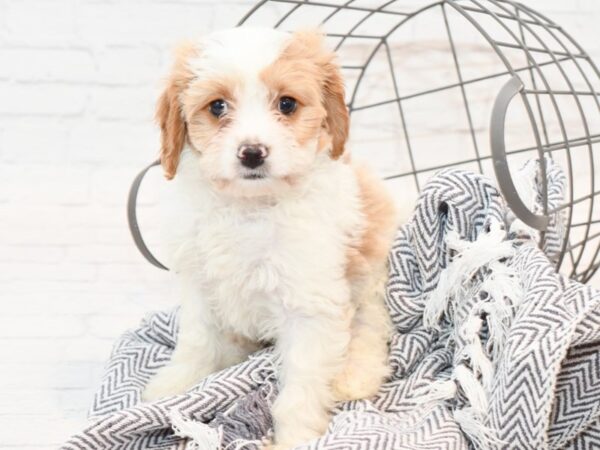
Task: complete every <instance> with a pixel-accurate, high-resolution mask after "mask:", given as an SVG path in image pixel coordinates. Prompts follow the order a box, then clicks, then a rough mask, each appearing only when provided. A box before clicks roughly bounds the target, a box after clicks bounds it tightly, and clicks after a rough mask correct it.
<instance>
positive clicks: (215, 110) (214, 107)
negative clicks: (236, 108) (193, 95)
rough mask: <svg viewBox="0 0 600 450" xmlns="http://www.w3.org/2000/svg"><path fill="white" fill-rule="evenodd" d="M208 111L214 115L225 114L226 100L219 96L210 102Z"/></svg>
mask: <svg viewBox="0 0 600 450" xmlns="http://www.w3.org/2000/svg"><path fill="white" fill-rule="evenodd" d="M209 109H210V113H211V114H212V115H213V116H215V117H221V116H224V115H225V114H227V102H226V101H225V100H223V99H222V98H220V99H219V100H215V101H214V102H211V103H210V107H209Z"/></svg>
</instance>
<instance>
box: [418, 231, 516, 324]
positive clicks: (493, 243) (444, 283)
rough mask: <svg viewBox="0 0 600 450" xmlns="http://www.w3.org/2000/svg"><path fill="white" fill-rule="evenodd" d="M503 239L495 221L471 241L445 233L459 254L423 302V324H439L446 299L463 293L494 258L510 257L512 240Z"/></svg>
mask: <svg viewBox="0 0 600 450" xmlns="http://www.w3.org/2000/svg"><path fill="white" fill-rule="evenodd" d="M505 238H506V232H505V231H504V230H503V229H502V227H501V226H500V224H499V223H497V222H493V223H492V224H491V226H490V231H489V233H481V234H480V235H479V237H478V238H477V240H475V241H474V242H469V241H463V240H461V239H460V238H459V237H458V234H457V233H455V232H450V233H448V236H447V237H446V243H447V245H448V248H449V249H452V250H457V251H458V252H459V253H458V254H457V256H456V257H455V258H454V260H453V261H452V262H451V263H450V264H449V265H448V267H447V268H446V269H445V270H444V271H442V273H441V275H440V279H439V282H438V285H437V286H436V288H435V289H434V290H433V291H432V292H431V294H430V295H429V297H428V298H427V300H426V302H425V309H424V311H423V324H424V325H425V327H426V328H429V329H432V328H433V329H435V328H438V327H439V326H438V322H439V321H440V319H441V317H442V315H443V313H444V312H445V311H446V309H447V308H448V301H449V300H450V299H453V298H458V297H460V296H461V294H464V293H465V292H466V290H467V288H466V286H465V284H466V282H467V281H469V280H470V279H471V278H472V277H473V275H474V274H475V273H476V272H477V271H478V270H479V269H480V268H482V267H484V266H485V265H487V264H490V263H491V262H493V261H497V260H499V259H502V258H508V257H511V256H513V254H514V248H513V246H512V242H510V241H506V240H505Z"/></svg>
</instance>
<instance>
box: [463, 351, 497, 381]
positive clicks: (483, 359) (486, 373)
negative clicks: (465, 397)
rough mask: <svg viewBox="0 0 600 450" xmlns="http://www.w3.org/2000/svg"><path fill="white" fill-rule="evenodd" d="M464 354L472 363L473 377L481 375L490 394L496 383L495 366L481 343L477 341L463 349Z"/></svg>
mask: <svg viewBox="0 0 600 450" xmlns="http://www.w3.org/2000/svg"><path fill="white" fill-rule="evenodd" d="M463 352H464V353H465V355H466V356H467V357H468V358H469V361H470V362H471V367H472V370H473V375H474V376H475V377H477V376H478V375H481V381H482V383H483V387H484V388H485V390H486V391H487V392H490V390H491V388H492V383H493V382H494V366H493V365H492V362H491V361H490V359H489V358H488V357H487V355H486V354H485V352H484V351H483V345H482V344H481V341H480V340H479V339H477V340H476V341H475V342H473V343H471V344H468V345H467V346H465V348H464V349H463Z"/></svg>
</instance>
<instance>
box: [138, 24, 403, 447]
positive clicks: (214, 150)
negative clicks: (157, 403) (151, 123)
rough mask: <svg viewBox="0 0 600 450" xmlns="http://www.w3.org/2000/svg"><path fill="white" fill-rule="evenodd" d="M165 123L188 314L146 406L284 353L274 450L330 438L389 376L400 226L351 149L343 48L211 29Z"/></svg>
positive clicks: (172, 92)
mask: <svg viewBox="0 0 600 450" xmlns="http://www.w3.org/2000/svg"><path fill="white" fill-rule="evenodd" d="M157 119H158V122H159V124H160V127H161V131H162V150H161V162H162V166H163V168H164V172H165V174H166V177H167V178H168V179H172V178H174V181H173V182H172V183H174V184H175V185H176V189H177V193H176V196H175V198H174V200H173V202H174V204H173V205H172V206H173V210H174V212H172V213H170V214H169V216H170V218H171V220H172V224H171V225H169V228H170V230H169V231H170V233H171V238H170V241H169V246H170V250H171V251H170V253H171V254H172V258H171V261H170V264H171V267H172V269H173V271H174V272H176V275H175V278H176V280H177V285H178V288H179V294H178V295H179V297H180V299H181V302H182V307H181V314H180V330H179V335H178V340H177V346H176V348H175V351H174V353H173V355H172V360H171V362H170V363H169V364H168V365H167V366H166V367H163V368H162V369H161V370H160V371H159V372H158V373H157V374H156V376H155V377H154V378H153V379H151V380H150V382H149V384H148V386H147V387H146V389H145V391H144V393H143V398H144V400H152V399H157V398H160V397H163V396H167V395H173V394H179V393H182V392H184V391H186V390H187V389H189V388H191V387H192V386H194V385H195V384H196V383H198V381H199V380H201V379H202V378H203V377H205V376H206V375H208V374H210V373H212V372H215V371H217V370H220V369H223V368H225V367H228V366H231V365H233V364H236V363H239V362H240V361H243V360H244V359H245V358H246V357H247V356H248V355H249V354H251V353H252V352H254V351H256V350H257V349H259V348H261V347H263V346H264V345H267V344H274V345H275V350H276V355H277V357H278V361H279V363H278V367H279V370H278V377H279V382H280V390H279V395H278V397H277V398H276V400H275V401H274V404H273V406H272V414H273V419H274V428H275V434H274V439H275V444H274V445H275V446H276V447H277V448H289V447H293V446H295V445H297V444H301V443H303V442H305V441H308V440H310V439H313V438H315V437H318V436H319V435H321V434H323V433H324V432H325V430H326V428H327V424H328V419H329V412H330V410H331V408H332V407H333V405H334V403H335V402H336V401H339V400H349V399H359V398H365V397H369V396H372V395H374V394H375V393H376V392H377V390H378V388H379V387H380V385H381V383H382V382H383V381H384V379H385V378H386V376H387V375H388V363H387V355H388V337H389V333H390V319H389V316H388V313H387V310H386V307H385V304H384V298H383V290H384V284H385V281H386V275H387V267H386V265H387V264H386V261H387V253H388V250H389V248H390V244H391V241H392V237H393V234H394V230H395V228H396V219H395V211H394V207H393V202H392V201H391V199H390V198H389V196H388V195H387V194H386V193H385V191H384V190H383V188H382V186H381V184H380V182H379V181H378V180H377V178H376V177H374V176H373V175H371V174H370V173H369V172H368V171H367V170H365V169H364V168H362V167H359V166H355V165H352V163H351V162H350V159H349V157H348V156H347V155H346V154H345V152H344V147H345V143H346V139H347V137H348V128H349V117H348V111H347V108H346V105H345V102H344V85H343V81H342V78H341V75H340V70H339V67H338V65H337V63H336V61H335V57H334V55H333V53H332V52H330V51H328V50H326V49H325V47H324V44H323V37H322V35H321V34H320V33H318V32H316V31H304V32H297V33H295V34H288V33H284V32H280V31H276V30H266V29H265V30H260V29H249V28H237V29H233V30H228V31H224V32H218V33H215V34H212V35H210V36H209V37H207V38H205V39H203V40H202V41H201V42H198V43H190V44H186V45H184V46H183V47H182V48H181V49H180V50H179V52H178V53H177V57H176V62H175V65H174V68H173V71H172V74H171V76H170V78H169V80H168V84H167V87H166V90H165V91H164V93H163V94H162V96H161V98H160V100H159V104H158V111H157Z"/></svg>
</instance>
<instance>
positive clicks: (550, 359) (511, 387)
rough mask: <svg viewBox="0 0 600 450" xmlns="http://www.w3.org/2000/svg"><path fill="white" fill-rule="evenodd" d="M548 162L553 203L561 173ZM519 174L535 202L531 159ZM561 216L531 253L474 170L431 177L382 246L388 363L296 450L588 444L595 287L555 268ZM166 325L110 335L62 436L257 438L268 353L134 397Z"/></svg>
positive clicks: (266, 422)
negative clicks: (374, 389)
mask: <svg viewBox="0 0 600 450" xmlns="http://www.w3.org/2000/svg"><path fill="white" fill-rule="evenodd" d="M548 173H549V182H550V190H549V191H550V202H551V203H553V204H556V203H557V202H560V200H561V198H562V191H563V177H562V175H561V173H560V171H558V170H557V169H556V168H552V169H551V170H549V171H548ZM521 175H522V176H523V177H525V178H524V179H523V182H522V183H521V185H522V186H526V187H527V186H529V189H530V192H527V191H526V189H525V190H522V192H521V194H522V196H523V197H526V198H529V206H530V207H532V208H535V207H536V204H537V202H536V200H538V198H537V197H538V194H537V191H536V189H535V183H534V182H533V180H535V177H536V176H537V163H530V164H529V165H527V166H526V167H525V169H524V170H523V171H522V174H521ZM527 194H529V195H527ZM551 206H552V205H551ZM537 207H538V208H539V206H537ZM560 226H561V220H560V217H554V218H553V220H552V230H551V232H549V233H548V235H547V236H546V239H545V242H546V244H545V248H544V251H542V250H540V249H538V247H537V245H536V243H535V240H536V239H537V236H536V234H535V233H534V232H533V231H532V230H529V229H527V227H526V226H524V225H523V224H521V223H520V222H519V221H517V220H514V219H513V218H512V216H511V214H510V212H507V211H506V209H505V207H504V205H503V201H502V199H501V197H500V195H499V194H498V192H497V190H496V188H495V187H494V185H493V184H492V183H491V182H490V181H489V180H487V179H486V178H484V177H483V176H480V175H476V174H473V173H470V172H465V171H456V170H454V171H446V172H442V173H440V174H438V175H436V176H435V177H434V178H433V179H432V180H430V181H429V183H428V184H427V186H426V187H425V189H424V190H423V192H422V194H421V197H420V200H419V202H418V204H417V208H416V211H415V213H414V216H413V218H412V220H411V221H410V222H409V223H408V224H407V225H406V226H404V227H403V228H402V229H400V230H399V232H398V235H397V238H396V241H395V244H394V247H393V250H392V252H391V254H390V258H389V263H390V264H389V266H390V278H389V283H388V287H387V303H388V307H389V310H390V313H391V316H392V318H393V322H394V325H395V332H394V335H393V339H392V341H391V344H390V346H391V352H390V360H389V363H390V366H391V367H392V369H393V370H392V372H393V375H392V376H391V378H390V379H389V381H388V382H387V383H385V385H384V386H383V387H382V389H381V391H380V392H379V394H378V395H377V396H376V397H374V398H371V399H368V400H361V401H352V402H347V403H343V404H340V405H339V406H338V407H337V409H336V410H335V411H334V414H333V418H332V420H331V423H330V426H329V429H328V430H327V433H326V434H325V435H324V436H322V437H321V438H319V439H317V440H315V441H313V442H310V443H308V444H306V445H304V446H302V448H306V449H308V448H311V449H313V448H314V449H340V450H341V449H348V448H352V449H367V448H368V449H394V450H398V449H440V448H448V449H454V448H469V447H475V448H518V449H545V448H570V449H592V448H596V449H597V448H600V292H598V291H594V290H593V289H592V288H590V287H587V286H583V285H581V284H578V283H576V282H573V281H570V280H568V279H565V278H563V277H562V276H560V275H558V274H556V273H555V271H554V268H553V264H552V262H551V260H552V258H553V257H554V256H555V254H556V253H557V250H558V249H559V248H560V246H561V243H562V239H561V230H560ZM176 331H177V311H171V312H166V313H157V314H153V315H151V316H150V317H148V318H147V319H146V320H145V321H144V322H143V323H142V325H141V326H140V327H139V328H138V329H136V330H134V331H130V332H128V333H126V334H125V335H124V336H123V337H122V338H121V339H119V341H118V342H117V343H116V345H115V348H114V351H113V354H112V356H111V359H110V361H109V363H108V367H107V370H106V375H105V378H104V381H103V383H102V386H101V388H100V390H99V391H98V393H97V394H96V397H95V399H94V404H93V406H92V408H91V419H90V423H89V425H88V426H87V428H86V429H85V430H83V431H82V432H81V433H79V434H77V435H76V436H74V437H72V438H71V439H70V440H69V441H68V442H67V443H66V444H65V445H64V447H63V448H65V449H82V448H85V449H134V448H135V449H143V448H164V449H167V448H169V449H171V448H172V449H174V448H201V449H210V448H226V449H242V448H243V449H246V448H256V447H257V446H260V444H261V439H263V438H264V437H265V436H269V432H270V429H271V421H270V415H269V404H270V402H271V401H272V399H273V397H274V395H275V394H276V391H277V368H276V367H275V366H274V364H273V359H272V355H271V353H270V351H269V350H265V351H263V352H261V353H259V354H256V355H254V356H253V357H251V358H250V359H249V360H248V361H246V362H244V363H241V364H239V365H237V366H235V367H231V368H229V369H226V370H224V371H222V372H219V373H216V374H214V375H212V376H210V377H208V378H206V379H205V380H203V381H202V382H201V383H200V384H199V385H198V386H197V387H195V388H194V389H192V390H191V391H189V392H188V393H186V394H184V395H180V396H176V397H172V398H167V399H164V400H161V401H157V402H155V403H150V404H143V403H140V393H141V392H142V389H143V387H144V384H145V383H146V382H147V381H148V380H149V379H150V377H151V376H152V375H153V374H154V373H155V372H156V371H157V369H158V368H159V367H160V366H162V365H163V364H165V363H166V362H167V361H168V359H169V356H170V354H171V352H172V350H173V347H174V345H175V339H176ZM174 429H175V430H176V432H174Z"/></svg>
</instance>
